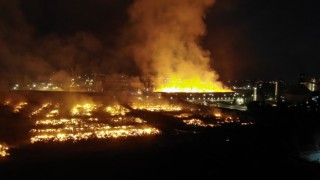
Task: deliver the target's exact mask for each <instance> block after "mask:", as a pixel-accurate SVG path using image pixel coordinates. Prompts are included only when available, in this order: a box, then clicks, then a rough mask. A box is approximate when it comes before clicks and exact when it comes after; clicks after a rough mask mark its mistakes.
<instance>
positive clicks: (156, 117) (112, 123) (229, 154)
mask: <svg viewBox="0 0 320 180" xmlns="http://www.w3.org/2000/svg"><path fill="white" fill-rule="evenodd" d="M1 95H2V96H1V97H2V99H1V105H0V111H1V120H0V123H1V126H0V128H1V131H0V142H1V143H0V155H1V156H0V167H1V168H2V170H1V173H2V174H4V177H6V176H7V177H9V178H12V177H19V178H20V176H19V175H15V174H14V173H12V172H13V171H15V172H19V174H28V175H29V176H30V177H31V176H32V177H34V176H35V177H47V176H48V174H47V173H49V174H50V177H60V175H64V176H71V174H72V173H71V170H74V169H80V170H81V171H84V172H86V173H84V174H85V177H88V178H90V177H91V178H92V177H97V176H101V175H102V174H103V173H104V172H108V173H109V174H110V176H118V175H119V173H120V174H121V172H122V171H123V168H126V169H128V173H129V174H130V175H129V176H130V177H138V176H139V173H138V172H139V170H140V169H141V168H142V169H145V170H146V171H148V173H156V172H158V170H156V169H165V170H168V171H170V172H171V173H172V174H173V175H178V174H179V172H180V171H182V170H184V169H188V168H189V169H192V170H193V172H194V173H193V175H195V174H199V173H200V176H201V177H216V176H217V177H219V176H221V175H222V174H221V173H222V172H224V170H225V168H227V167H228V168H232V169H237V168H239V165H240V164H242V163H240V162H243V161H244V160H245V158H246V157H248V156H249V157H250V160H249V161H248V163H246V165H248V166H249V167H251V168H253V166H252V164H251V163H253V164H259V166H258V167H265V164H260V163H263V162H264V161H267V164H268V163H271V162H270V161H271V160H272V159H274V158H273V156H274V154H273V155H272V157H271V156H266V158H263V159H264V160H263V161H261V160H260V159H259V158H258V159H257V158H256V157H260V158H262V157H261V156H259V155H257V154H256V152H255V149H256V148H257V147H256V144H260V141H261V138H262V139H264V138H263V137H261V136H262V135H263V133H260V132H259V131H260V130H261V131H266V129H264V128H261V127H260V128H261V129H260V130H258V129H259V126H257V122H256V121H255V120H254V119H253V118H252V116H250V115H248V114H247V113H246V112H243V111H236V110H227V109H222V108H217V107H210V106H204V105H201V104H197V103H194V104H193V103H190V102H189V101H182V100H181V99H179V98H177V99H170V98H168V97H166V96H159V94H158V93H148V94H140V95H127V96H126V98H120V97H119V96H118V95H117V96H116V95H115V94H114V95H112V96H110V95H109V94H96V93H72V92H37V91H34V92H33V91H14V92H9V93H2V94H1ZM122 96H125V95H124V94H122ZM265 140H266V141H268V139H265ZM262 142H263V141H262ZM262 144H264V142H263V143H262ZM234 149H236V150H235V151H234ZM258 151H259V152H265V151H264V150H263V148H262V149H259V148H258ZM275 157H277V156H275ZM208 158H209V159H211V160H212V162H211V161H210V163H209V164H207V160H208ZM234 158H237V159H238V160H239V161H237V162H235V161H233V159H234ZM277 158H278V157H277ZM62 162H63V163H62ZM105 162H112V163H109V164H105V165H103V166H100V165H98V164H101V163H102V164H103V163H105ZM231 162H232V163H234V164H233V165H232V166H231V167H230V164H229V163H231ZM168 163H171V164H172V165H171V166H167V164H168ZM189 163H191V164H189ZM195 163H200V164H201V166H199V167H196V165H195ZM17 164H19V167H20V168H19V167H18V169H17ZM149 164H150V165H149ZM56 166H59V172H60V173H58V174H56ZM209 167H210V169H208V168H209ZM105 168H106V169H105ZM211 168H214V169H215V170H214V171H212V170H211ZM260 170H261V169H260ZM40 171H41V172H46V173H41V172H40ZM96 171H98V172H96ZM203 171H205V172H206V173H205V174H201V173H202V172H203ZM217 172H220V174H219V173H217ZM127 175H128V174H127ZM123 176H126V175H123Z"/></svg>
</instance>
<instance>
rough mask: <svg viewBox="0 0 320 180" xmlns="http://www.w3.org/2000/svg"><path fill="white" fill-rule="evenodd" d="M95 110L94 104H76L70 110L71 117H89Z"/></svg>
mask: <svg viewBox="0 0 320 180" xmlns="http://www.w3.org/2000/svg"><path fill="white" fill-rule="evenodd" d="M96 110H97V105H95V104H89V103H87V104H83V105H81V104H77V105H75V106H74V107H73V108H72V109H71V115H72V116H91V115H92V112H93V111H96Z"/></svg>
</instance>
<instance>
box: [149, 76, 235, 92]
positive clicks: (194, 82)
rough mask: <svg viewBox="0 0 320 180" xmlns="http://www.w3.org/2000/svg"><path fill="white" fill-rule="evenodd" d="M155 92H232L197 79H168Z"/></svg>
mask: <svg viewBox="0 0 320 180" xmlns="http://www.w3.org/2000/svg"><path fill="white" fill-rule="evenodd" d="M155 91H156V92H169V93H171V92H193V93H200V92H232V91H231V90H230V89H227V88H224V87H223V86H220V85H217V84H215V83H213V82H202V81H201V80H200V79H199V78H194V79H191V80H178V79H170V80H169V81H168V82H166V83H163V84H160V85H159V87H158V88H156V90H155Z"/></svg>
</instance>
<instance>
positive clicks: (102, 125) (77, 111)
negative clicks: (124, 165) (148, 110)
mask: <svg viewBox="0 0 320 180" xmlns="http://www.w3.org/2000/svg"><path fill="white" fill-rule="evenodd" d="M61 108H63V107H59V106H58V107H51V109H48V111H49V113H48V114H46V118H44V119H38V120H36V122H35V128H34V129H31V130H30V133H31V138H30V141H31V143H36V142H64V141H71V142H76V141H81V140H87V139H102V138H117V137H128V136H146V135H155V134H159V133H160V131H159V130H158V129H155V128H153V127H149V126H147V125H145V124H146V121H144V120H142V119H140V118H137V117H132V116H123V115H121V114H123V112H127V111H126V110H125V108H122V107H116V108H114V109H115V110H114V109H113V111H110V112H112V113H110V114H114V115H112V116H111V117H110V116H106V117H104V116H101V117H100V116H99V118H98V117H96V116H92V112H93V111H96V112H97V114H100V115H101V114H103V113H101V111H103V112H105V111H104V109H102V108H97V107H96V106H95V105H91V104H90V105H89V104H85V105H76V106H74V107H73V108H72V110H71V112H72V113H71V118H70V114H68V113H67V114H63V113H62V114H61V115H59V117H61V118H57V117H56V114H57V113H58V112H59V110H60V111H61V112H63V111H62V110H61ZM111 109H112V108H110V109H109V110H111ZM66 112H69V111H68V110H67V111H66ZM50 114H53V116H52V117H51V116H50V117H48V116H47V115H50ZM115 114H120V115H115Z"/></svg>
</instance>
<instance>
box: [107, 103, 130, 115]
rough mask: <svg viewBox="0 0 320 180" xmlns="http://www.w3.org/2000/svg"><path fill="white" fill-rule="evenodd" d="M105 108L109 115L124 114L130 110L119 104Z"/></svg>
mask: <svg viewBox="0 0 320 180" xmlns="http://www.w3.org/2000/svg"><path fill="white" fill-rule="evenodd" d="M105 110H106V112H107V113H109V114H110V115H111V116H117V115H126V114H127V113H128V112H130V110H129V109H127V108H125V107H123V106H120V105H113V106H107V107H106V109H105Z"/></svg>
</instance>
